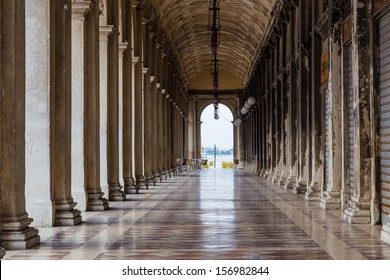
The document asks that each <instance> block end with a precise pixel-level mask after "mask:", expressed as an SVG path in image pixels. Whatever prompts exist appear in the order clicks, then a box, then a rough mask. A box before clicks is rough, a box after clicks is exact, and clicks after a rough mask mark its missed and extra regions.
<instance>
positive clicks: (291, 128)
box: [284, 7, 298, 189]
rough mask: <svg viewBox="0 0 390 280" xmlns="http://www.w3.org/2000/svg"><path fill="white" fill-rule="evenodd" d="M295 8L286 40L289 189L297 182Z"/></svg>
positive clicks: (291, 14) (292, 10)
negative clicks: (287, 54)
mask: <svg viewBox="0 0 390 280" xmlns="http://www.w3.org/2000/svg"><path fill="white" fill-rule="evenodd" d="M296 10H297V9H296V8H295V7H291V10H290V24H289V30H288V31H287V32H288V37H289V40H288V41H287V46H286V48H288V53H289V56H288V57H287V59H288V61H287V64H289V73H288V77H287V80H286V84H287V86H286V88H287V89H286V91H287V96H286V98H287V106H288V117H287V126H288V129H287V130H288V141H287V147H286V149H287V163H286V165H287V170H288V171H287V174H288V175H287V176H288V178H287V181H286V184H285V185H284V187H285V188H286V189H291V188H293V186H295V185H296V184H297V175H298V141H297V137H298V133H297V132H298V123H297V98H296V92H297V82H296V81H297V68H296V64H295V54H296V48H295V46H296V42H295V38H296V30H297V26H296V24H295V23H296Z"/></svg>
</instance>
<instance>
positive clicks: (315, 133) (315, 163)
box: [305, 1, 324, 201]
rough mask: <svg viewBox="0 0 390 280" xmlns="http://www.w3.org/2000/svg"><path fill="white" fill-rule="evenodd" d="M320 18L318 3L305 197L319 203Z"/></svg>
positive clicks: (321, 167) (314, 11) (314, 15)
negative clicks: (310, 156) (309, 182)
mask: <svg viewBox="0 0 390 280" xmlns="http://www.w3.org/2000/svg"><path fill="white" fill-rule="evenodd" d="M318 18H319V7H318V2H317V1H314V2H313V4H312V27H311V73H310V75H311V77H310V78H311V104H310V117H311V119H312V121H311V128H310V131H311V139H310V140H311V143H312V144H311V149H312V152H311V153H312V166H311V168H312V172H311V173H312V178H311V184H310V185H309V186H308V187H307V191H306V193H305V197H306V199H308V200H314V201H319V200H320V198H321V186H323V181H324V180H323V177H324V153H323V147H324V146H323V140H322V139H323V96H322V93H321V55H322V50H321V47H322V42H321V37H320V36H319V34H318V33H317V32H316V30H315V23H316V22H317V20H318Z"/></svg>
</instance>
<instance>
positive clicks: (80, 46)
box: [71, 1, 91, 211]
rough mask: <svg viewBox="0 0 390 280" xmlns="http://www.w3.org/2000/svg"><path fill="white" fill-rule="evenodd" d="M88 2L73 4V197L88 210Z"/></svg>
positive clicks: (82, 209) (74, 2)
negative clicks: (86, 111) (86, 103)
mask: <svg viewBox="0 0 390 280" xmlns="http://www.w3.org/2000/svg"><path fill="white" fill-rule="evenodd" d="M90 4H91V1H84V2H79V1H72V124H71V127H72V140H71V141H72V152H71V161H72V162H71V166H72V167H71V168H72V194H73V197H74V198H75V200H76V201H77V202H78V203H79V209H80V210H81V211H85V210H86V209H87V195H86V190H85V182H84V180H85V178H84V105H85V100H84V99H85V97H84V92H85V79H84V73H85V71H86V69H85V57H84V51H83V50H84V49H85V25H86V22H85V16H86V14H87V13H88V12H89V6H90Z"/></svg>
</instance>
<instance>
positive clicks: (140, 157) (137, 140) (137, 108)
mask: <svg viewBox="0 0 390 280" xmlns="http://www.w3.org/2000/svg"><path fill="white" fill-rule="evenodd" d="M134 14H136V23H137V24H136V26H134V32H136V36H135V38H136V42H134V56H135V58H134V60H133V65H134V67H135V68H134V79H133V81H134V91H133V100H134V114H133V116H134V164H135V166H134V172H135V189H136V192H137V193H138V192H139V190H140V189H141V188H143V187H145V186H146V182H145V176H144V149H143V147H144V137H143V134H144V121H143V120H144V115H143V110H144V108H143V107H144V106H143V90H142V89H143V86H142V82H143V74H142V62H141V60H140V57H141V56H142V29H143V28H142V27H143V26H142V11H141V10H140V9H138V8H136V7H134V6H133V15H134Z"/></svg>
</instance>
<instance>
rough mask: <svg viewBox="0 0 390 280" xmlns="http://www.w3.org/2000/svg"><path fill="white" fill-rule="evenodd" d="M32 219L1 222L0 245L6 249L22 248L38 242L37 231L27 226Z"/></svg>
mask: <svg viewBox="0 0 390 280" xmlns="http://www.w3.org/2000/svg"><path fill="white" fill-rule="evenodd" d="M23 216H25V217H26V216H27V214H26V215H23ZM32 221H33V219H31V218H23V219H22V220H21V221H17V222H3V223H2V232H1V235H0V246H1V247H3V248H4V249H6V250H24V249H28V248H31V247H33V246H35V245H37V244H39V243H40V239H41V238H40V236H39V235H38V233H39V231H38V230H37V229H36V228H33V227H29V225H30V224H31V223H32Z"/></svg>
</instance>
